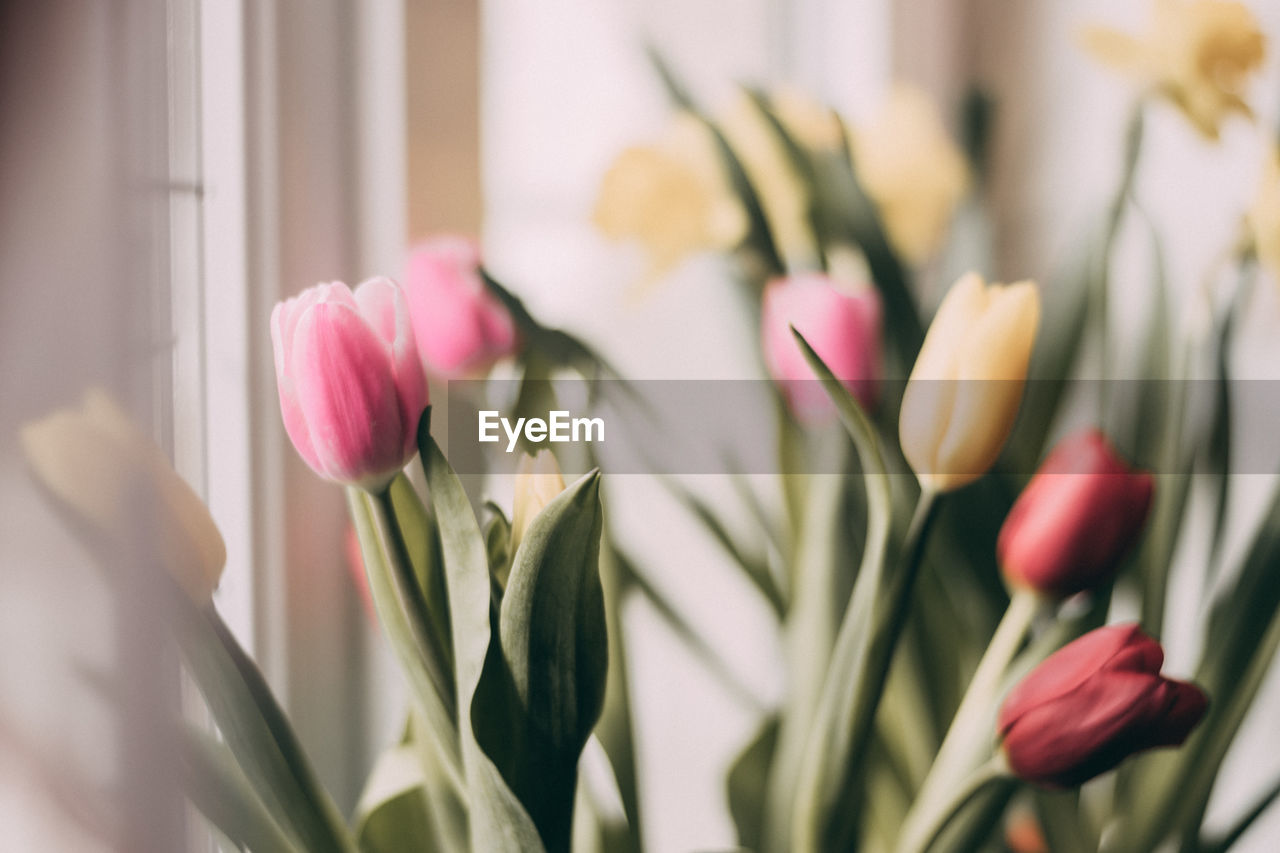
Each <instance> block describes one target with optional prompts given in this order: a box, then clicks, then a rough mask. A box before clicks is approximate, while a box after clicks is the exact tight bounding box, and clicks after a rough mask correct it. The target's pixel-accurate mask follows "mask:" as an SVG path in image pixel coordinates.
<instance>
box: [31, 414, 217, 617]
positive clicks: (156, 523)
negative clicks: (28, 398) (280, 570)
mask: <svg viewBox="0 0 1280 853" xmlns="http://www.w3.org/2000/svg"><path fill="white" fill-rule="evenodd" d="M21 441H22V449H23V453H24V454H25V456H26V459H27V464H28V465H29V466H30V467H31V470H32V472H33V473H34V474H35V476H36V478H37V479H38V480H39V481H40V483H41V484H42V485H43V486H44V487H45V488H46V489H47V490H48V491H49V492H50V493H51V494H52V495H53V496H54V497H55V498H57V499H58V501H59V502H60V503H61V504H62V505H63V506H64V507H66V508H67V509H68V510H69V511H70V512H71V513H73V514H74V515H75V516H76V518H77V520H78V521H80V522H82V523H83V524H85V525H86V526H87V527H88V528H89V529H90V530H92V531H93V533H94V535H95V536H100V537H102V540H103V541H104V542H108V543H110V544H111V546H112V547H113V548H115V549H117V550H118V551H119V553H120V554H121V555H123V557H124V558H126V559H131V560H138V561H141V562H145V563H151V564H155V565H158V566H159V567H162V568H163V569H165V570H166V571H168V572H169V574H170V575H171V576H172V577H173V578H174V579H175V580H176V581H177V582H178V583H179V584H180V585H181V586H182V587H183V589H185V590H186V591H187V593H188V594H189V595H190V596H191V598H192V600H194V601H196V602H197V603H204V602H207V601H208V600H209V597H210V596H211V595H212V594H213V590H214V588H215V587H216V586H217V585H218V580H219V579H220V578H221V576H222V568H223V565H224V564H225V563H226V559H227V550H226V546H225V544H224V543H223V541H222V534H220V533H219V532H218V528H217V526H216V525H215V524H214V523H213V518H212V517H211V516H210V515H209V510H208V508H207V507H206V506H205V505H204V503H203V502H202V501H201V500H200V498H199V496H197V495H196V493H195V492H194V491H193V490H192V489H191V487H190V486H189V485H187V483H186V482H185V481H184V480H183V479H182V478H181V477H179V476H178V474H177V472H175V471H174V470H173V467H172V466H171V465H170V464H169V460H168V458H167V457H166V456H165V454H164V451H162V450H161V449H160V448H159V447H158V446H157V445H156V444H155V443H154V442H152V441H151V440H150V439H148V438H147V437H146V436H145V435H143V434H142V432H141V431H140V430H139V429H138V428H137V426H135V425H134V424H133V422H132V421H130V420H129V417H128V415H126V414H125V413H124V411H122V410H121V409H120V407H119V406H118V405H117V404H116V403H115V401H113V400H112V399H111V398H110V397H109V396H108V395H107V394H106V393H105V392H104V391H101V390H98V389H94V390H91V391H89V392H88V393H87V394H86V395H85V398H84V402H83V403H82V405H81V406H80V407H79V408H69V409H62V410H60V411H57V412H54V413H52V414H50V415H47V416H46V417H44V418H42V419H41V420H38V421H34V422H32V423H29V424H27V425H26V426H24V427H23V428H22V434H21Z"/></svg>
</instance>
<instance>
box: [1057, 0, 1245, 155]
mask: <svg viewBox="0 0 1280 853" xmlns="http://www.w3.org/2000/svg"><path fill="white" fill-rule="evenodd" d="M1082 37H1083V43H1084V47H1085V49H1086V50H1087V51H1088V52H1089V53H1091V54H1093V56H1094V57H1095V58H1097V59H1098V60H1100V61H1102V62H1103V63H1105V64H1107V65H1110V66H1111V67H1113V68H1116V69H1118V70H1120V71H1122V72H1125V73H1127V74H1129V75H1130V76H1133V77H1135V78H1137V79H1138V80H1139V81H1141V82H1142V83H1143V84H1145V85H1148V86H1152V87H1154V88H1155V89H1156V91H1158V92H1160V93H1161V94H1162V95H1164V96H1165V97H1167V98H1169V99H1170V100H1171V101H1172V102H1173V103H1174V104H1176V105H1177V106H1178V107H1179V109H1181V110H1182V112H1183V113H1184V114H1186V116H1187V118H1188V119H1189V120H1190V121H1191V123H1192V124H1193V125H1194V126H1195V128H1196V129H1197V130H1199V131H1200V133H1202V134H1203V135H1204V136H1206V137H1207V138H1209V139H1217V138H1218V130H1219V128H1220V126H1221V124H1222V121H1223V119H1224V118H1226V116H1227V115H1228V114H1230V113H1233V112H1235V113H1240V114H1242V115H1246V116H1248V115H1251V113H1250V110H1249V107H1248V105H1246V104H1245V102H1244V99H1243V95H1244V92H1245V88H1246V86H1247V84H1248V82H1249V78H1250V77H1251V76H1252V75H1253V74H1254V73H1256V72H1257V71H1258V70H1259V69H1260V68H1261V67H1262V60H1263V56H1264V54H1265V52H1266V38H1265V37H1264V36H1263V34H1262V32H1261V30H1259V29H1258V21H1257V19H1256V18H1255V17H1254V15H1253V12H1251V11H1250V10H1249V8H1248V7H1247V6H1245V5H1244V4H1243V3H1238V2H1228V0H1155V4H1154V6H1153V9H1152V16H1151V28H1150V31H1149V32H1148V33H1147V35H1146V36H1145V37H1143V38H1134V37H1133V36H1130V35H1128V34H1127V33H1122V32H1118V31H1116V30H1111V29H1107V28H1105V27H1090V28H1088V29H1086V30H1085V31H1084V32H1083V33H1082Z"/></svg>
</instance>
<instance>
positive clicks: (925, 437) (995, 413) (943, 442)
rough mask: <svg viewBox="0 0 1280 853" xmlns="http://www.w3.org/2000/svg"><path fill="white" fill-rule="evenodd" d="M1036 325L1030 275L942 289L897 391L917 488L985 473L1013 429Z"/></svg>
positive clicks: (965, 280) (952, 484) (940, 487)
mask: <svg viewBox="0 0 1280 853" xmlns="http://www.w3.org/2000/svg"><path fill="white" fill-rule="evenodd" d="M1039 323H1040V296H1039V293H1038V292H1037V291H1036V286H1035V284H1033V283H1032V282H1030V281H1022V282H1018V283H1016V284H1010V285H1008V286H1001V285H991V286H987V285H986V284H985V283H984V282H983V280H982V277H981V276H979V275H978V274H977V273H969V274H967V275H965V276H962V277H961V278H960V280H959V281H957V282H956V283H955V285H953V286H952V288H951V290H950V291H948V293H947V295H946V297H945V298H943V300H942V304H941V305H940V306H939V307H938V313H937V315H936V316H935V317H934V318H933V323H932V324H931V325H930V326H929V332H928V334H926V335H925V339H924V345H923V346H921V348H920V355H919V356H918V357H917V358H916V363H915V367H913V368H912V370H911V377H910V379H908V380H907V387H906V389H905V391H904V392H903V396H902V409H901V412H900V414H899V418H898V429H899V439H900V441H901V442H902V451H903V453H904V454H905V455H906V457H907V461H908V462H909V463H910V464H911V469H912V470H913V471H915V473H916V477H917V478H918V479H919V480H920V484H921V486H922V487H924V488H926V489H929V490H932V491H935V492H946V491H951V490H952V489H958V488H960V487H961V486H964V485H966V484H968V483H970V482H972V481H974V480H976V479H978V478H979V477H981V476H982V475H983V474H985V473H986V471H987V469H989V468H990V467H991V465H992V463H994V462H995V460H996V457H997V456H999V455H1000V450H1001V448H1003V447H1004V443H1005V440H1006V439H1007V438H1008V437H1009V431H1010V430H1011V429H1012V428H1013V421H1014V418H1015V417H1017V414H1018V407H1019V405H1020V404H1021V402H1022V389H1023V386H1024V385H1025V383H1026V377H1027V366H1028V364H1029V363H1030V361H1031V349H1032V346H1033V345H1034V344H1035V339H1036V328H1037V326H1038V325H1039Z"/></svg>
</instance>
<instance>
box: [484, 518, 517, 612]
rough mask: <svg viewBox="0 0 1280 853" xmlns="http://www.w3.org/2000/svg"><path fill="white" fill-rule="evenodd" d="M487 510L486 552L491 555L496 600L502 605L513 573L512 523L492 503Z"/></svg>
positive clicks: (491, 572) (490, 566) (490, 561)
mask: <svg viewBox="0 0 1280 853" xmlns="http://www.w3.org/2000/svg"><path fill="white" fill-rule="evenodd" d="M485 509H486V510H488V511H489V522H488V523H487V524H486V525H485V528H484V550H485V553H487V554H488V555H489V574H490V575H492V576H493V584H494V598H495V600H497V601H498V602H499V603H501V601H502V593H503V592H504V591H505V590H506V588H507V576H508V575H509V574H510V572H511V557H512V554H511V522H509V521H507V516H506V515H505V514H504V513H503V512H502V509H501V508H500V507H499V506H498V505H497V504H495V503H493V502H492V501H488V502H486V503H485Z"/></svg>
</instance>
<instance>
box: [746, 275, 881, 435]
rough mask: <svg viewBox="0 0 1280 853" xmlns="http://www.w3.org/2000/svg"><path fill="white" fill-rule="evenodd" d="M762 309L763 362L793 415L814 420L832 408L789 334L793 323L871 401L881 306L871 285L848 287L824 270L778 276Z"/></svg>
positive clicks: (864, 399)
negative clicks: (824, 272) (778, 384)
mask: <svg viewBox="0 0 1280 853" xmlns="http://www.w3.org/2000/svg"><path fill="white" fill-rule="evenodd" d="M761 311H762V317H761V320H762V329H761V331H762V338H763V346H764V357H765V364H766V366H767V367H768V369H769V374H770V375H771V376H772V377H773V378H774V380H776V381H777V382H778V383H780V385H781V387H782V389H783V394H784V395H785V396H786V398H787V402H788V404H789V405H790V406H791V410H792V411H793V412H794V413H795V414H796V417H798V418H799V419H801V420H802V421H806V422H813V421H816V420H820V419H822V418H823V417H825V416H827V415H828V414H830V413H833V412H834V408H833V407H832V405H831V401H830V400H829V399H828V398H827V395H826V392H825V391H823V390H822V387H821V385H820V384H819V383H818V381H817V377H815V376H814V375H813V371H812V370H810V369H809V364H808V362H807V361H805V358H804V353H803V352H801V350H800V345H799V344H798V343H797V342H796V339H795V337H794V336H792V334H791V327H792V326H794V327H795V329H796V331H797V332H799V333H800V334H801V335H803V336H804V339H805V340H806V341H808V342H809V346H811V347H813V350H814V352H816V353H817V354H818V356H819V357H821V358H822V360H823V362H825V363H826V365H827V367H829V368H831V372H832V373H833V374H835V376H836V378H837V379H839V380H840V381H841V383H842V384H844V386H845V387H846V388H848V389H849V391H850V392H851V393H852V394H853V396H854V397H856V398H857V400H858V402H859V403H861V404H862V406H863V408H870V407H871V406H872V405H873V404H874V403H875V398H876V392H877V387H876V385H877V383H878V382H879V380H880V373H881V367H880V322H881V320H880V315H881V309H880V297H879V295H878V294H877V293H876V291H875V290H874V288H872V287H871V285H870V284H863V285H861V286H859V287H857V288H851V287H847V286H845V285H843V284H841V283H839V282H838V281H837V280H835V279H833V278H831V277H829V276H826V275H823V274H822V273H804V274H800V275H793V276H790V277H787V278H777V279H774V280H773V281H771V282H769V284H768V285H767V286H766V287H765V291H764V304H763V306H762V309H761Z"/></svg>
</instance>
